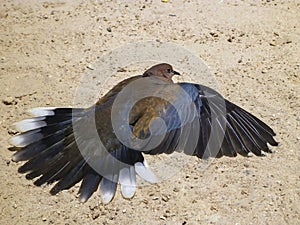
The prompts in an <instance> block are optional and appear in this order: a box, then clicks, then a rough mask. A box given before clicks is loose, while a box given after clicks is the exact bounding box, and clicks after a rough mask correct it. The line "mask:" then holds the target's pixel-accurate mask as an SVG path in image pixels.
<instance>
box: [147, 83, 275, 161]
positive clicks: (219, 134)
mask: <svg viewBox="0 0 300 225" xmlns="http://www.w3.org/2000/svg"><path fill="white" fill-rule="evenodd" d="M179 85H180V87H181V88H182V89H183V90H184V91H185V93H186V94H187V95H188V97H189V98H188V99H182V98H181V99H178V98H176V99H177V100H176V99H175V100H174V101H173V102H172V104H167V106H166V107H165V110H162V111H161V112H160V113H159V117H160V118H161V119H163V120H164V121H165V126H166V132H165V135H164V138H163V139H162V141H161V143H160V144H159V145H158V146H157V147H156V148H154V149H152V150H150V151H146V153H148V154H160V153H167V154H170V153H172V152H174V151H175V150H176V151H184V152H185V153H186V154H188V155H196V156H197V157H199V158H208V157H221V156H223V155H225V156H230V157H233V156H236V155H237V154H241V155H243V156H247V155H248V153H250V152H252V153H253V154H255V155H257V156H261V155H263V153H262V152H271V150H270V149H269V147H268V144H270V145H272V146H276V145H278V143H277V142H276V141H275V140H274V138H273V136H275V133H274V131H273V130H272V129H271V128H270V127H269V126H268V125H267V124H265V123H264V122H262V121H261V120H260V119H258V118H257V117H255V116H254V115H252V114H250V113H249V112H247V111H246V110H244V109H242V108H241V107H239V106H237V105H235V104H233V103H231V102H230V101H228V100H226V99H224V98H223V97H222V96H221V95H220V94H219V93H218V92H216V91H215V90H213V89H211V88H209V87H206V86H203V85H199V84H192V83H179ZM154 127H155V126H154ZM153 130H154V132H153V133H152V135H153V136H157V135H159V132H158V130H159V128H158V127H157V128H156V129H153ZM155 131H156V133H155Z"/></svg>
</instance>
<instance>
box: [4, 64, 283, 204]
mask: <svg viewBox="0 0 300 225" xmlns="http://www.w3.org/2000/svg"><path fill="white" fill-rule="evenodd" d="M175 75H176V76H181V74H180V73H179V72H177V71H175V70H173V67H172V66H171V65H170V64H168V63H160V64H157V65H154V66H152V67H150V68H149V69H147V70H146V71H145V72H144V73H143V74H142V75H136V76H132V77H130V78H127V79H125V80H123V81H121V82H119V83H118V84H117V85H115V86H114V87H113V88H112V89H111V90H110V91H108V92H107V93H106V94H105V95H104V96H103V97H101V98H100V99H99V100H98V101H97V102H96V103H95V104H94V105H92V106H91V107H88V108H71V107H69V108H68V107H66V108H61V107H38V108H33V109H31V110H30V113H31V114H33V116H34V117H32V118H29V119H24V120H22V121H20V122H17V123H15V124H14V125H15V127H16V129H17V130H18V131H19V133H18V134H16V135H15V136H13V137H11V139H10V143H11V147H10V148H9V150H11V151H14V154H13V156H12V160H13V161H15V162H19V161H25V163H23V164H22V165H21V166H20V167H19V168H18V172H20V173H25V174H26V178H27V179H33V180H34V184H35V185H36V186H41V185H43V184H51V185H53V187H52V189H51V190H50V193H51V194H52V195H55V194H57V193H59V192H61V191H62V190H66V189H69V188H71V187H73V186H74V185H75V184H77V183H79V182H81V184H80V187H79V190H78V196H79V200H80V201H81V202H86V201H87V200H88V199H89V198H90V197H91V196H92V195H93V193H94V192H96V191H97V190H98V189H99V193H100V196H101V200H102V202H103V204H107V203H109V202H111V201H112V199H113V198H114V196H115V193H116V191H117V187H118V185H119V186H120V189H121V193H122V196H123V197H124V198H125V199H131V198H133V196H134V194H135V191H136V177H137V175H138V176H140V177H141V178H143V179H144V180H146V181H148V182H150V183H155V182H157V178H156V176H155V174H154V173H153V172H152V170H151V168H150V167H149V165H148V163H147V162H146V160H145V158H144V155H159V154H172V153H173V152H175V151H176V152H179V153H182V154H186V155H190V156H196V157H198V158H200V159H203V160H205V159H208V158H220V157H222V156H228V157H235V156H237V155H238V154H239V155H242V156H249V154H251V153H252V154H254V155H257V156H264V155H265V153H272V150H271V149H270V148H269V146H277V145H278V142H277V141H276V140H275V139H274V136H275V135H276V134H275V132H274V131H273V130H272V128H271V127H269V126H268V125H267V124H266V123H264V122H263V121H262V120H260V119H258V118H257V117H256V116H254V115H252V114H251V113H249V112H247V111H246V110H244V109H243V108H241V107H239V106H237V105H236V104H234V103H232V102H230V101H229V100H226V99H225V98H223V97H222V95H221V94H220V93H218V92H217V91H215V90H213V89H212V88H210V87H207V86H204V85H201V84H196V83H188V82H178V83H175V82H173V77H174V76H175Z"/></svg>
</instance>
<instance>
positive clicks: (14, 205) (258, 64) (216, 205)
mask: <svg viewBox="0 0 300 225" xmlns="http://www.w3.org/2000/svg"><path fill="white" fill-rule="evenodd" d="M299 9H300V2H299V1H277V0H274V1H271V0H270V1H223V0H221V1H220V0H218V1H197V2H196V1H175V0H173V1H169V2H167V3H163V2H161V1H159V0H156V1H150V0H148V1H90V2H78V1H26V2H25V1H9V0H7V1H1V3H0V21H1V22H0V104H1V107H0V118H1V119H0V126H1V129H0V146H1V154H0V178H1V183H0V224H300V196H299V195H300V189H299V188H300V182H299V181H300V176H299V175H300V174H299V171H300V163H299V159H300V158H299V157H300V156H299V150H300V116H299V115H300V113H299V112H300V106H299V102H300V98H299V96H300V93H299V92H300V91H299V89H300V78H299V69H300V64H299V53H300V51H299V37H300V30H299V21H300V16H299ZM138 41H154V42H155V41H156V42H164V43H174V44H176V45H178V46H181V47H183V48H185V49H187V50H189V51H190V52H191V53H192V54H194V55H196V56H197V57H200V58H201V59H202V60H203V61H204V62H205V63H206V65H207V66H208V67H209V69H210V71H211V74H212V75H213V76H214V77H215V79H216V81H217V83H218V86H219V87H220V91H221V93H222V94H223V95H224V96H225V97H226V98H228V99H229V100H231V101H233V102H235V103H237V104H238V105H240V106H242V107H243V108H245V109H247V110H249V111H250V112H252V113H253V114H255V115H257V116H258V117H260V118H261V119H262V120H263V121H265V122H266V123H268V124H269V125H270V126H271V127H272V128H273V129H274V130H275V132H276V133H277V136H276V139H277V140H278V141H279V142H280V145H279V146H278V147H276V148H275V147H274V148H272V149H273V150H274V153H273V154H268V155H267V156H266V157H250V158H245V157H241V156H238V157H236V158H228V157H223V158H220V159H217V160H214V161H213V162H212V163H211V164H210V166H209V167H208V168H206V169H205V170H201V169H199V166H201V164H203V161H201V160H199V159H197V158H191V159H190V160H189V162H188V164H187V165H186V166H184V168H183V169H181V170H180V171H179V172H178V173H176V174H175V175H174V176H172V177H171V178H170V179H167V180H165V181H162V182H159V183H158V184H153V185H146V186H141V187H139V188H138V189H137V192H136V194H135V196H134V197H133V199H131V200H126V199H123V198H122V197H121V194H120V193H119V190H118V191H117V192H118V193H117V195H116V196H115V198H114V200H113V201H112V202H111V203H110V204H108V205H102V204H101V201H100V197H99V196H98V195H97V194H94V195H93V196H92V197H91V199H90V200H89V201H88V202H86V203H85V204H82V203H80V202H79V201H78V198H77V191H78V187H79V185H78V184H77V185H76V186H75V187H73V188H71V189H70V190H67V191H63V192H61V193H59V194H58V195H56V196H51V195H50V194H49V190H50V188H51V187H50V186H46V185H45V186H42V187H36V186H34V185H33V182H32V181H28V180H26V178H25V176H24V175H23V174H18V173H17V168H18V167H19V166H20V165H22V163H15V162H12V161H11V155H12V152H10V151H8V147H9V146H10V145H9V142H8V139H9V138H10V137H11V136H12V135H13V134H15V133H16V130H15V128H14V127H13V125H12V124H13V123H14V122H16V121H19V120H21V119H24V118H28V116H29V114H28V113H27V110H28V109H30V108H33V107H38V106H72V105H73V103H74V95H75V93H76V90H77V88H78V86H79V85H80V84H81V83H80V79H81V78H82V77H83V76H84V75H86V74H87V73H88V71H90V70H91V68H90V67H92V66H93V65H94V63H95V62H97V61H99V59H101V58H103V57H105V54H107V53H109V52H110V51H111V50H113V49H115V48H117V47H120V46H124V45H126V44H129V43H135V42H138ZM172 57H173V58H174V57H175V58H176V55H173V56H172ZM146 64H147V63H146ZM147 65H149V62H148V64H147ZM147 65H145V64H143V62H140V64H139V62H138V63H135V64H134V65H128V66H127V67H126V68H125V69H121V70H119V72H118V73H117V74H112V75H111V77H110V78H111V79H108V80H105V79H104V80H103V82H100V84H99V93H100V94H99V95H101V94H103V93H105V91H107V90H109V88H110V87H112V86H113V85H114V84H115V82H117V81H119V80H122V79H124V78H125V77H128V76H131V75H136V74H139V73H141V72H142V71H144V70H145V68H146V66H147ZM89 68H90V69H89ZM92 69H93V68H92ZM175 69H176V70H178V71H180V72H183V77H182V79H183V80H185V78H187V77H188V73H187V72H185V71H188V70H189V69H188V68H186V67H185V68H175ZM194 72H195V73H196V74H197V75H198V77H197V76H196V77H194V79H193V82H199V83H200V82H201V81H202V80H203V76H204V74H202V73H200V72H198V71H194ZM101 85H102V86H101ZM100 86H101V88H100ZM97 97H98V96H94V99H91V100H90V101H89V102H88V101H85V102H82V106H86V105H90V104H92V103H93V102H95V101H96V99H97ZM159 159H160V158H159Z"/></svg>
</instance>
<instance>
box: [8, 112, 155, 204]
mask: <svg viewBox="0 0 300 225" xmlns="http://www.w3.org/2000/svg"><path fill="white" fill-rule="evenodd" d="M30 112H31V113H32V114H33V115H35V116H36V117H34V118H32V119H26V120H23V121H21V122H18V123H16V124H15V125H16V127H17V129H18V130H19V131H20V132H22V133H20V134H19V135H16V136H15V137H13V138H12V139H11V140H10V141H11V143H12V144H13V145H14V146H13V147H11V148H10V150H12V151H16V153H15V154H14V155H13V160H14V161H27V162H25V163H24V164H23V165H22V166H21V167H20V168H19V170H18V171H19V172H20V173H27V174H26V178H27V179H35V178H36V180H35V181H34V184H35V185H37V186H40V185H43V184H52V183H54V182H56V183H55V184H54V186H53V188H52V189H51V190H50V193H51V194H57V193H58V192H60V191H62V190H64V189H68V188H70V187H72V186H73V185H74V184H76V183H77V182H80V181H81V180H82V183H81V186H80V189H79V198H80V200H81V201H82V202H85V201H87V200H88V199H89V198H90V197H91V195H92V194H93V193H94V192H95V191H96V189H97V188H98V186H100V190H99V191H100V195H101V196H102V199H103V202H104V203H108V202H110V201H111V200H112V198H113V197H114V195H115V192H116V189H117V183H118V182H120V184H121V192H122V195H123V196H124V197H125V198H131V197H132V196H133V195H134V193H135V190H136V183H135V182H136V178H135V176H136V173H137V174H140V175H141V177H142V178H144V179H146V180H150V181H151V182H152V181H154V180H155V178H154V177H155V176H154V175H153V176H152V175H151V174H152V172H151V171H150V169H149V168H148V166H147V164H146V162H145V161H144V158H143V156H142V153H141V152H139V151H134V150H131V149H128V148H126V147H125V146H122V145H121V146H122V147H121V148H120V149H117V150H114V151H112V152H110V154H109V155H111V156H112V160H107V159H106V158H105V157H106V156H103V157H102V156H101V157H102V159H101V157H100V156H98V155H97V154H94V153H95V149H92V148H94V147H93V146H94V145H93V143H91V141H93V140H85V138H84V137H80V138H79V139H78V140H77V139H76V140H75V136H74V133H73V123H72V122H74V121H81V122H82V124H85V123H86V121H90V120H88V117H89V116H91V115H92V114H91V113H88V112H89V111H88V110H84V109H79V108H77V109H72V108H35V109H32V110H31V111H30ZM85 119H87V120H86V121H84V120H85ZM79 142H80V143H81V142H83V143H82V145H81V146H85V147H86V148H87V149H85V152H86V153H87V155H85V156H83V155H82V154H81V151H80V150H79V149H78V143H79ZM104 155H105V154H104ZM106 155H107V153H106ZM99 157H100V158H99ZM90 160H91V161H94V162H99V164H98V166H99V168H101V170H102V171H105V174H103V175H102V174H99V173H98V172H97V171H96V169H95V168H92V167H91V166H90V165H89V163H88V162H89V161H90ZM101 160H102V161H101ZM117 162H122V163H123V164H122V163H121V164H120V163H117ZM137 164H138V165H139V166H137ZM122 165H123V166H122ZM102 176H104V177H102ZM110 178H111V179H110Z"/></svg>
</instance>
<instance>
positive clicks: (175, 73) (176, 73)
mask: <svg viewBox="0 0 300 225" xmlns="http://www.w3.org/2000/svg"><path fill="white" fill-rule="evenodd" d="M173 73H174V75H178V76H181V74H180V73H178V72H177V71H175V70H173Z"/></svg>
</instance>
